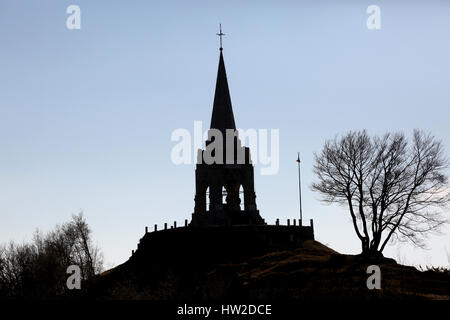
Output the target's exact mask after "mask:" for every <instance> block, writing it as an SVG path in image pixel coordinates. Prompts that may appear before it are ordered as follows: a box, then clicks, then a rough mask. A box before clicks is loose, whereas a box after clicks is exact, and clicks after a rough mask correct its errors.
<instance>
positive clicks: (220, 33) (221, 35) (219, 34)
mask: <svg viewBox="0 0 450 320" xmlns="http://www.w3.org/2000/svg"><path fill="white" fill-rule="evenodd" d="M216 34H217V35H218V36H219V38H220V51H222V50H223V48H222V37H223V36H224V35H225V33H223V32H222V24H221V23H220V24H219V33H216Z"/></svg>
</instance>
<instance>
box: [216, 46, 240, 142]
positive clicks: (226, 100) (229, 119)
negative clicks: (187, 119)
mask: <svg viewBox="0 0 450 320" xmlns="http://www.w3.org/2000/svg"><path fill="white" fill-rule="evenodd" d="M210 128H211V129H219V130H220V131H222V134H223V135H224V136H225V133H226V129H234V130H236V125H235V122H234V115H233V108H232V107H231V98H230V91H229V89H228V81H227V73H226V71H225V63H224V61H223V54H222V47H221V48H220V58H219V70H218V71H217V81H216V93H215V96H214V105H213V112H212V117H211V126H210Z"/></svg>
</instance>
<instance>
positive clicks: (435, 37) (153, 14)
mask: <svg viewBox="0 0 450 320" xmlns="http://www.w3.org/2000/svg"><path fill="white" fill-rule="evenodd" d="M71 4H76V5H78V6H80V8H81V30H68V29H67V28H66V19H67V17H68V14H66V8H67V7H68V6H69V5H71ZM371 4H376V5H379V6H380V8H381V30H368V29H367V27H366V19H367V17H368V15H367V14H366V8H367V7H368V6H369V5H371ZM219 22H221V23H222V25H223V31H224V33H226V34H227V35H226V36H225V37H224V57H225V64H226V67H227V74H228V81H229V86H230V91H231V98H232V102H233V108H234V115H235V119H236V123H237V126H238V127H240V128H244V129H245V128H257V129H259V128H265V129H272V128H273V129H279V130H280V170H279V172H278V174H276V175H271V176H261V175H260V174H259V172H260V171H259V168H258V166H257V167H256V170H255V188H256V194H257V204H258V207H259V209H260V212H261V215H262V216H263V217H264V218H265V219H266V220H267V221H268V222H272V223H273V222H274V221H275V219H276V218H280V219H282V220H285V219H287V218H295V217H297V215H298V189H297V183H298V182H297V167H296V165H297V164H296V162H295V159H296V153H297V151H300V152H301V153H302V158H303V162H302V170H303V171H302V177H303V191H304V193H303V195H304V198H303V204H304V216H305V218H306V219H309V218H313V219H314V222H315V231H316V238H317V240H319V241H321V242H322V243H324V244H327V245H329V246H331V247H332V248H334V249H335V250H337V251H340V252H344V253H358V252H359V249H360V244H359V242H358V240H357V238H356V235H355V234H354V231H353V229H352V226H351V222H350V219H349V216H348V214H347V213H346V212H345V210H344V209H343V208H340V207H338V206H325V205H323V204H322V203H320V202H319V200H318V195H317V194H315V193H313V192H312V191H311V190H310V189H309V186H310V184H311V182H312V181H313V180H314V176H313V174H312V166H313V153H314V152H318V151H320V149H321V147H322V146H323V143H324V141H325V140H326V139H328V138H332V137H334V136H335V134H338V133H343V132H346V131H348V130H357V129H367V130H368V131H369V133H371V134H382V133H384V132H385V131H387V130H389V131H403V132H405V133H408V134H411V133H412V130H413V129H414V128H420V129H424V130H426V131H430V132H432V133H433V134H434V135H435V136H436V137H438V138H439V139H441V140H442V141H443V143H444V145H445V147H446V150H447V155H450V126H449V120H450V90H449V84H450V59H449V57H450V42H449V40H448V35H449V32H450V3H449V2H448V1H436V0H428V1H420V2H419V1H417V2H415V1H393V0H389V1H380V0H371V1H364V0H361V1H294V0H292V1H283V0H282V1H212V0H209V1H158V2H156V1H125V0H121V1H118V0H115V1H111V0H108V1H106V0H96V1H91V0H89V1H88V0H71V1H66V0H57V1H56V0H55V1H50V0H47V1H24V0H1V1H0V46H1V47H0V48H1V50H0V221H1V223H0V242H7V241H9V240H15V241H19V242H21V241H27V240H30V238H31V234H32V233H33V231H34V230H35V229H36V228H40V229H41V230H44V231H47V230H50V229H51V228H53V226H54V225H55V224H56V223H62V222H65V221H68V220H69V219H70V216H71V214H73V213H77V212H79V211H80V210H83V211H84V213H85V216H86V218H87V221H88V223H89V224H90V226H91V227H92V229H93V232H94V233H93V235H94V239H95V241H96V242H97V243H98V245H99V246H100V247H101V248H102V250H103V252H104V254H105V260H106V261H107V263H108V266H111V265H116V264H119V263H122V262H124V261H125V260H126V259H127V258H128V257H129V256H130V253H131V250H132V249H135V248H136V245H137V243H138V241H139V238H140V237H141V236H142V235H143V232H144V227H145V226H150V227H151V226H153V224H159V225H162V224H163V223H164V222H168V223H171V222H172V221H174V220H177V221H178V223H181V222H182V221H184V219H186V218H190V216H191V214H192V212H193V208H194V201H193V199H194V165H179V166H176V165H174V164H173V163H172V162H171V158H170V153H171V149H172V148H173V146H174V145H175V143H174V142H172V141H171V140H170V136H171V133H172V132H173V130H175V129H177V128H186V129H188V130H190V131H192V130H193V124H194V120H202V121H204V124H205V125H208V124H209V121H210V117H211V111H212V102H213V95H214V86H215V79H216V72H217V64H218V57H219V51H218V38H217V36H216V35H215V34H216V33H217V32H218V24H219ZM443 231H444V233H445V235H442V236H433V237H431V238H430V239H429V241H428V245H429V247H430V249H429V250H427V251H424V250H415V249H413V248H412V247H411V246H408V245H402V246H400V247H399V246H397V245H393V246H390V247H389V248H388V249H387V250H386V252H385V253H386V255H388V256H391V257H394V258H398V257H400V258H401V261H402V262H406V263H410V264H416V265H418V264H421V265H425V264H428V265H431V264H433V265H448V264H449V262H448V258H447V255H446V250H447V251H448V252H450V227H447V228H445V229H444V230H443Z"/></svg>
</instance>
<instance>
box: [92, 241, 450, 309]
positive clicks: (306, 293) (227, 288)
mask: <svg viewBox="0 0 450 320" xmlns="http://www.w3.org/2000/svg"><path fill="white" fill-rule="evenodd" d="M191 250H192V251H193V252H194V253H195V254H191V253H189V252H178V253H177V254H173V255H167V256H159V257H158V256H156V255H152V256H151V258H150V259H149V258H148V255H150V253H149V252H147V253H144V252H142V251H143V250H142V249H141V258H136V259H130V260H129V261H127V262H126V263H124V264H122V265H120V266H118V267H116V268H114V269H111V270H109V271H106V272H104V273H103V274H101V275H100V276H98V277H97V279H96V280H95V282H94V283H92V284H90V286H89V289H88V292H87V295H88V297H89V298H92V299H146V300H168V301H184V302H190V301H197V302H198V301H203V302H214V301H223V300H227V301H295V300H323V299H326V300H373V299H376V300H430V299H431V300H450V273H449V271H448V270H447V271H441V272H438V271H425V272H421V271H419V270H417V269H416V268H414V267H409V266H403V265H400V264H397V263H396V262H395V261H394V260H393V259H388V258H383V257H380V258H372V259H367V258H363V257H361V256H359V255H344V254H339V253H337V252H336V251H334V250H332V249H330V248H328V247H326V246H324V245H323V244H321V243H319V242H317V241H314V240H307V241H304V242H302V243H301V244H300V245H299V246H297V248H290V249H287V250H279V251H275V252H266V253H262V254H256V255H255V256H249V257H243V256H242V255H241V256H239V257H238V258H236V259H234V258H233V257H232V256H230V254H229V253H228V255H225V256H223V257H222V258H220V255H214V254H211V255H208V253H207V252H204V251H202V250H201V249H199V248H192V249H191ZM138 251H139V250H138ZM142 256H146V257H147V258H145V259H143V258H142ZM190 257H191V258H190ZM221 260H222V261H221ZM369 265H378V266H379V267H380V269H381V274H382V280H381V290H369V289H368V288H367V286H366V281H367V278H368V277H369V274H367V273H366V270H367V267H368V266H369Z"/></svg>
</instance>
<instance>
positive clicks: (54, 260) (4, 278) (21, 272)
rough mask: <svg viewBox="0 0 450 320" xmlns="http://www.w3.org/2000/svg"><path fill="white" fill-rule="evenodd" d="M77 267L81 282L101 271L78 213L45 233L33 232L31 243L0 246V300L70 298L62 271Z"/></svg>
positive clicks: (100, 260)
mask: <svg viewBox="0 0 450 320" xmlns="http://www.w3.org/2000/svg"><path fill="white" fill-rule="evenodd" d="M70 265H78V266H79V267H80V269H81V273H82V277H83V279H84V280H89V279H91V278H92V277H93V276H94V275H95V274H97V273H99V272H101V271H102V267H103V259H102V255H101V253H100V250H99V248H98V247H96V246H94V245H93V244H92V240H91V230H90V228H89V226H88V224H87V223H86V220H85V219H84V217H83V214H82V213H79V214H78V215H73V216H72V220H71V221H70V222H68V223H64V224H63V225H60V226H56V227H55V229H54V230H52V231H50V232H49V233H47V234H42V233H41V232H39V231H36V233H35V234H34V237H33V241H32V242H31V243H26V244H21V245H20V244H15V243H10V244H9V246H4V245H3V246H0V298H1V297H32V298H35V297H37V298H52V297H58V296H64V295H70V294H71V293H69V292H68V290H67V287H66V278H67V274H66V270H67V267H69V266H70Z"/></svg>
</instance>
